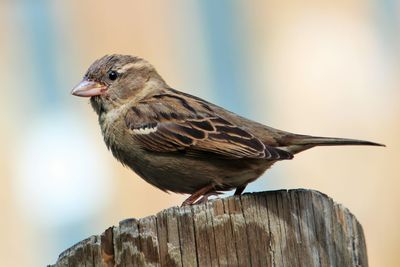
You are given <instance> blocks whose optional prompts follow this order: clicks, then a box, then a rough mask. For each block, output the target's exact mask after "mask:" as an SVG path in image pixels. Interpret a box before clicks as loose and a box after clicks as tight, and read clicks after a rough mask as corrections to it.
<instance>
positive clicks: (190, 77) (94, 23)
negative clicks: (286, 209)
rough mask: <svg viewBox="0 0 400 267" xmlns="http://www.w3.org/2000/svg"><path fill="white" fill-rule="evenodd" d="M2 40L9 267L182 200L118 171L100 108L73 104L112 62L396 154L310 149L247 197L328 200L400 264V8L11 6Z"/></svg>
mask: <svg viewBox="0 0 400 267" xmlns="http://www.w3.org/2000/svg"><path fill="white" fill-rule="evenodd" d="M0 29H1V31H0V32H1V34H0V51H1V52H0V53H1V54H0V55H1V61H0V78H1V81H2V89H1V92H2V97H1V98H0V105H1V107H2V110H3V111H2V112H1V113H0V132H1V138H0V146H1V147H2V150H1V151H2V152H1V153H0V178H1V180H0V210H1V213H2V214H3V215H2V216H1V217H2V218H1V220H0V236H1V237H2V242H1V243H0V258H1V259H2V265H3V266H44V265H46V264H50V263H54V262H55V260H56V259H57V256H58V254H59V253H60V252H61V251H63V250H64V249H66V248H68V247H70V246H71V245H73V244H74V243H76V242H78V241H80V240H82V239H84V238H86V237H88V236H90V235H93V234H99V233H101V232H102V231H103V230H105V229H106V228H107V227H108V226H111V225H116V224H118V222H119V221H121V220H123V219H125V218H131V217H136V218H138V217H143V216H147V215H151V214H154V213H156V212H157V211H160V210H161V209H164V208H168V207H170V206H173V205H179V204H180V203H181V201H182V200H183V199H184V198H185V196H183V195H177V194H166V193H164V192H162V191H160V190H158V189H155V188H153V187H152V186H150V185H149V184H147V183H145V182H144V181H142V180H141V179H140V178H139V177H137V176H136V175H135V174H134V173H132V172H131V171H130V170H128V169H126V168H124V167H123V166H122V165H121V164H120V163H118V162H117V161H116V160H115V159H114V158H113V157H112V155H111V153H109V152H108V151H107V149H106V146H105V145H104V144H103V140H102V136H101V133H100V129H99V126H98V124H97V117H96V115H95V113H94V112H93V111H92V109H91V106H90V104H89V102H88V100H87V99H82V98H77V97H72V96H71V95H70V90H71V88H72V87H73V86H74V85H75V84H77V83H78V82H79V81H80V79H81V77H82V76H83V74H84V72H85V71H86V69H87V68H88V67H89V65H90V64H91V63H92V62H93V61H94V60H95V59H97V58H99V57H101V56H103V55H105V54H111V53H121V54H132V55H138V56H140V57H143V58H145V59H147V60H149V61H150V62H151V63H152V64H154V65H155V66H156V68H157V69H158V71H159V73H160V74H161V75H162V76H163V77H164V78H165V80H166V81H167V82H168V83H169V85H170V86H172V87H174V88H176V89H178V90H182V91H185V92H188V93H192V94H195V95H197V96H200V97H203V98H205V99H207V100H209V101H212V102H215V103H217V104H220V105H222V106H224V107H225V108H228V109H230V110H232V111H234V112H237V113H239V114H241V115H244V116H247V117H250V118H252V119H254V120H257V121H259V122H262V123H264V124H267V125H270V126H273V127H276V128H279V129H283V130H288V131H292V132H296V133H303V134H314V135H322V136H324V135H325V136H338V137H351V138H359V139H366V140H370V141H376V142H381V143H385V144H386V145H387V147H386V148H379V147H335V148H334V147H330V148H316V149H312V150H309V151H307V152H305V153H302V154H300V155H298V156H296V159H295V160H293V161H285V162H281V163H278V164H276V165H275V166H274V167H273V168H272V170H270V171H269V172H267V174H266V175H264V176H263V177H262V178H260V179H259V180H258V181H257V182H255V183H253V184H251V186H249V187H248V189H247V191H263V190H272V189H281V188H311V189H316V190H320V191H322V192H324V193H326V194H328V195H329V196H331V197H332V198H333V199H334V200H335V201H336V202H339V203H342V204H344V205H345V206H346V207H348V208H349V209H350V210H351V211H352V212H353V213H354V214H355V215H356V216H357V218H358V219H359V221H360V222H361V224H362V225H363V227H364V231H365V235H366V238H367V247H368V255H369V261H370V266H399V262H400V254H399V253H398V251H399V244H400V231H399V230H398V229H399V225H400V194H399V193H398V188H399V186H400V179H399V178H400V177H399V167H398V166H399V164H398V162H397V161H398V159H399V157H400V149H399V147H400V138H399V136H400V124H399V121H400V103H399V101H400V89H399V86H400V75H399V74H400V73H399V71H400V63H399V62H400V60H399V59H400V58H399V49H400V39H399V36H400V2H399V1H396V0H368V1H361V0H322V1H321V0H318V1H306V2H304V1H281V0H279V1H278V0H269V1H261V0H260V1H255V0H254V1H244V0H243V1H227V0H226V1H212V0H208V1H205V0H202V1H194V0H193V1H185V0H182V1H178V0H170V1H162V0H160V1H132V0H123V1H104V0H90V1H78V0H69V1H66V0H65V1H50V0H49V1H44V0H38V1H31V0H2V1H0ZM21 255H23V257H21Z"/></svg>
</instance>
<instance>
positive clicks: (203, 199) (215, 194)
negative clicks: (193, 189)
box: [193, 191, 222, 204]
mask: <svg viewBox="0 0 400 267" xmlns="http://www.w3.org/2000/svg"><path fill="white" fill-rule="evenodd" d="M220 194H222V192H219V191H213V192H208V193H207V194H205V195H203V196H202V197H201V198H200V199H199V200H197V201H196V202H194V203H193V204H202V203H205V202H207V201H208V198H209V197H211V196H216V197H217V196H219V195H220Z"/></svg>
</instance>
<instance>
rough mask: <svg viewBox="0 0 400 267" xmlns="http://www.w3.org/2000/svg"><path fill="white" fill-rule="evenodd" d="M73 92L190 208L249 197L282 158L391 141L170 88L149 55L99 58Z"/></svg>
mask: <svg viewBox="0 0 400 267" xmlns="http://www.w3.org/2000/svg"><path fill="white" fill-rule="evenodd" d="M71 93H72V95H75V96H80V97H90V103H91V105H92V107H93V109H94V110H95V112H96V113H97V115H98V121H99V124H100V128H101V132H102V135H103V138H104V141H105V144H106V146H107V148H108V149H109V150H111V152H112V154H113V155H114V157H115V158H116V159H117V160H119V161H120V162H121V163H122V164H123V165H125V166H127V167H129V168H130V169H132V170H133V171H134V172H135V173H136V174H138V175H139V176H140V177H141V178H143V179H144V180H145V181H147V182H148V183H150V184H151V185H153V186H155V187H157V188H159V189H161V190H163V191H166V192H175V193H181V194H189V197H188V198H187V199H186V200H185V201H184V202H183V203H182V205H192V204H198V203H203V202H205V201H207V200H208V199H209V197H210V196H213V195H218V194H220V193H221V192H223V191H230V190H235V193H234V194H235V195H241V194H242V192H243V191H244V189H245V188H246V186H247V185H248V184H249V183H251V182H253V181H254V180H256V179H257V178H259V177H260V176H261V175H262V174H263V173H264V172H265V171H266V170H267V169H268V168H269V167H271V165H273V164H274V163H275V162H277V161H282V160H290V159H292V158H293V156H294V155H295V154H297V153H299V152H302V151H304V150H307V149H310V148H313V147H316V146H336V145H369V146H384V145H383V144H379V143H375V142H370V141H363V140H356V139H348V138H333V137H318V136H310V135H303V134H294V133H291V132H287V131H282V130H278V129H275V128H272V127H269V126H266V125H263V124H261V123H258V122H255V121H252V120H250V119H247V118H244V117H242V116H239V115H237V114H235V113H233V112H230V111H228V110H226V109H224V108H222V107H220V106H218V105H215V104H213V103H210V102H208V101H206V100H204V99H202V98H199V97H196V96H193V95H190V94H187V93H184V92H181V91H178V90H176V89H173V88H172V87H170V86H169V85H168V84H167V83H166V82H165V80H164V79H163V78H162V77H161V76H160V74H158V72H157V70H156V69H155V68H154V67H153V65H151V64H150V63H149V62H148V61H146V60H145V59H143V58H140V57H137V56H131V55H120V54H112V55H106V56H103V57H101V58H100V59H97V60H96V61H94V62H93V63H92V64H91V66H90V67H89V68H88V70H87V72H86V73H85V75H84V77H83V79H82V81H81V82H80V83H79V84H78V85H77V86H75V87H74V88H73V89H72V92H71Z"/></svg>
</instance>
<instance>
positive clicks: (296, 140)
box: [283, 135, 385, 154]
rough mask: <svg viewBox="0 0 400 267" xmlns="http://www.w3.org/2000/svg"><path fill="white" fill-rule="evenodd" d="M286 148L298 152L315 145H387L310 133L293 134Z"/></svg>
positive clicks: (287, 141)
mask: <svg viewBox="0 0 400 267" xmlns="http://www.w3.org/2000/svg"><path fill="white" fill-rule="evenodd" d="M285 142H286V144H285V145H284V146H283V148H284V150H286V151H288V152H290V153H293V154H296V153H299V152H301V151H304V150H307V149H309V148H312V147H315V146H346V145H363V146H385V145H383V144H379V143H375V142H370V141H364V140H357V139H349V138H336V137H318V136H309V135H293V136H290V137H289V138H287V139H286V140H285Z"/></svg>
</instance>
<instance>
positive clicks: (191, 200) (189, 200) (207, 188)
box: [182, 184, 214, 206]
mask: <svg viewBox="0 0 400 267" xmlns="http://www.w3.org/2000/svg"><path fill="white" fill-rule="evenodd" d="M213 190H214V184H209V185H207V186H205V187H202V188H200V189H199V190H197V191H196V192H194V193H193V194H191V195H190V196H189V197H188V198H187V199H186V200H185V201H183V203H182V206H186V205H192V204H194V203H195V201H196V200H197V199H198V198H199V197H201V196H203V195H205V194H207V193H208V192H210V191H213Z"/></svg>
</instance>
